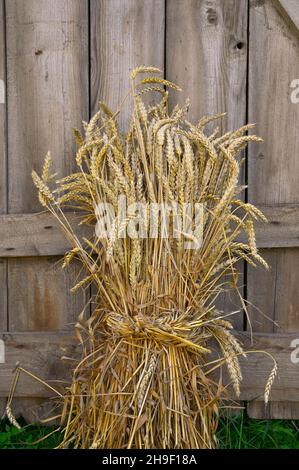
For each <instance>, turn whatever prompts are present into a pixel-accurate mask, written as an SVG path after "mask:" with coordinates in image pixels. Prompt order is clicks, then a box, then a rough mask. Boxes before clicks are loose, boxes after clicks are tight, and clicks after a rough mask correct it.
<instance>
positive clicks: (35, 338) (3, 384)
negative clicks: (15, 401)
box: [0, 331, 78, 397]
mask: <svg viewBox="0 0 299 470" xmlns="http://www.w3.org/2000/svg"><path fill="white" fill-rule="evenodd" d="M0 338H1V339H2V340H3V341H4V343H5V352H6V362H5V364H1V367H0V396H2V397H6V396H7V392H8V390H9V387H10V383H11V380H12V378H13V373H14V370H15V368H16V365H17V364H18V365H20V366H21V367H23V368H24V369H26V370H28V372H30V373H32V374H34V375H35V376H37V377H38V378H40V379H42V380H46V381H49V383H50V384H51V385H53V386H54V388H57V387H58V388H59V389H60V390H61V386H63V384H64V385H66V383H67V380H69V378H70V368H71V366H70V364H71V362H70V361H68V360H67V361H63V360H61V358H62V357H63V356H65V357H75V356H76V355H75V352H76V347H77V344H78V341H77V340H75V339H74V337H73V336H72V334H70V333H61V332H47V333H45V332H40V331H39V332H32V333H27V332H26V333H2V334H0ZM55 380H60V381H63V383H61V384H60V385H59V383H58V382H57V383H55V384H54V382H53V381H55ZM15 396H16V397H44V396H46V397H48V396H55V393H53V392H52V391H51V390H49V389H48V388H47V387H45V386H44V385H43V384H41V383H40V382H38V381H36V380H34V379H33V378H32V377H29V376H28V375H27V374H25V373H22V375H21V377H20V380H19V383H18V386H17V388H16V392H15Z"/></svg>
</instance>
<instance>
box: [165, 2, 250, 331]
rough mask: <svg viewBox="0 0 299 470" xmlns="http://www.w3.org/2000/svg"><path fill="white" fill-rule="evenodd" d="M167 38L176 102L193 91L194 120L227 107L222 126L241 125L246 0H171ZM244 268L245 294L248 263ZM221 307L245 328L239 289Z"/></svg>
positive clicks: (169, 74)
mask: <svg viewBox="0 0 299 470" xmlns="http://www.w3.org/2000/svg"><path fill="white" fill-rule="evenodd" d="M166 41H167V47H166V76H167V78H168V79H170V80H173V81H174V82H176V83H178V84H179V85H180V86H181V87H182V88H183V92H182V93H181V96H179V95H178V94H175V97H174V98H173V101H172V102H173V103H175V102H176V101H177V100H179V102H180V103H184V101H185V99H186V98H187V97H189V98H190V99H191V105H190V109H189V113H188V119H189V120H190V121H195V122H196V121H198V120H199V118H200V117H202V116H203V115H213V114H217V113H221V112H227V116H226V117H225V119H223V120H222V121H219V122H217V124H216V125H217V126H218V125H219V126H220V128H221V131H222V132H225V131H227V130H231V129H234V128H238V127H240V126H242V125H243V124H244V123H245V120H246V71H247V46H246V41H247V0H228V1H226V2H223V1H222V0H212V1H207V0H177V1H175V2H167V12H166ZM241 181H244V175H242V176H241ZM240 272H241V276H240V278H239V288H240V292H241V294H242V295H243V284H244V278H243V263H242V264H241V263H240ZM218 308H219V309H220V310H223V311H225V312H231V311H232V310H233V311H235V310H240V311H241V313H240V314H238V315H237V316H236V317H235V318H234V324H235V327H236V328H238V329H242V328H243V314H242V307H241V304H240V299H239V297H238V295H236V294H235V293H228V294H224V295H223V296H222V298H221V299H219V302H218Z"/></svg>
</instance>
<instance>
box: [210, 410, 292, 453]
mask: <svg viewBox="0 0 299 470" xmlns="http://www.w3.org/2000/svg"><path fill="white" fill-rule="evenodd" d="M217 437H218V441H219V447H220V448H223V449H299V421H289V420H280V419H275V420H261V419H250V418H248V416H246V414H245V413H241V414H240V415H238V416H233V417H232V416H230V417H223V418H222V419H221V420H220V423H219V429H218V433H217Z"/></svg>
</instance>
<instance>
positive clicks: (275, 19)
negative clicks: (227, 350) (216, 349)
mask: <svg viewBox="0 0 299 470" xmlns="http://www.w3.org/2000/svg"><path fill="white" fill-rule="evenodd" d="M280 3H281V2H280ZM284 3H285V6H286V2H284ZM250 5H251V9H250V44H249V121H251V122H256V123H257V128H256V133H257V134H259V135H261V136H262V137H263V139H264V140H265V143H264V144H263V145H262V146H261V145H259V146H258V147H257V146H256V145H253V144H252V145H250V147H249V158H248V177H249V179H248V185H249V190H248V195H249V200H250V202H253V203H255V204H258V205H273V204H275V205H290V204H294V205H295V204H298V202H299V198H298V185H299V164H298V158H297V149H298V145H299V136H298V132H297V125H296V123H297V122H298V119H299V107H298V105H296V104H294V103H292V101H291V92H292V88H291V87H290V85H291V82H292V80H293V79H294V78H298V76H299V39H298V30H297V29H296V28H295V27H294V20H295V16H293V22H292V24H291V23H290V21H289V18H288V16H287V15H286V13H284V12H283V10H282V9H281V6H280V4H279V2H273V1H269V0H265V1H263V2H257V1H256V2H251V4H250ZM297 10H298V8H297V7H296V11H297ZM296 11H293V10H292V12H293V13H294V14H295V13H296ZM261 45H262V47H261ZM265 57H267V64H268V66H267V67H263V66H261V64H263V63H264V58H265ZM288 207H291V206H288ZM289 216H291V217H289ZM293 218H294V220H293V221H292V212H290V213H289V214H287V213H285V214H284V216H283V218H282V220H279V219H277V222H281V223H280V227H281V228H280V229H279V230H278V232H277V233H275V230H274V225H270V227H272V228H273V235H274V233H275V235H274V236H275V237H276V235H277V237H278V238H280V239H281V238H283V236H282V232H281V230H283V231H284V230H285V227H288V231H289V233H290V235H291V236H290V238H295V239H296V237H297V227H298V225H297V224H298V219H297V215H296V213H295V212H294V213H293ZM293 222H294V224H293ZM285 224H286V225H285ZM289 224H290V225H289ZM276 226H277V228H278V227H279V225H278V224H276ZM282 227H284V228H282ZM266 230H268V231H269V228H268V229H266ZM285 231H286V230H285ZM268 236H269V237H271V236H270V234H269V232H268ZM286 238H288V236H287V237H286ZM276 246H280V245H276ZM284 246H291V243H290V244H285V245H284ZM296 246H298V245H297V244H296ZM264 254H265V256H266V257H267V261H268V263H269V264H270V266H271V270H270V273H267V274H266V273H265V272H264V271H262V270H258V271H252V270H251V269H249V271H248V300H249V302H250V305H251V304H253V305H254V307H255V306H256V307H257V308H254V307H252V306H250V315H251V322H252V326H253V328H254V330H255V331H259V332H263V333H264V332H274V331H278V328H277V326H276V324H279V325H280V328H279V332H283V331H284V332H293V331H298V330H299V297H298V288H297V286H298V282H299V270H298V266H299V250H298V249H295V248H293V249H290V248H289V249H275V250H270V251H268V250H267V251H266V250H265V253H264ZM259 311H262V312H263V313H264V314H265V313H266V314H267V315H268V317H269V316H270V321H269V319H267V318H266V317H265V316H262V315H260V313H259ZM271 320H272V321H271ZM274 321H275V322H277V323H276V324H274ZM284 398H285V400H289V401H292V398H291V397H290V394H289V389H286V392H285V397H284ZM272 400H275V397H274V396H273V397H272ZM261 406H262V405H259V404H257V405H252V404H249V405H248V411H249V414H251V415H254V414H255V409H257V410H258V408H259V407H261ZM274 407H275V417H281V418H283V417H284V416H285V414H284V413H285V407H282V408H281V415H280V416H279V413H278V409H279V406H278V405H277V406H276V405H273V407H272V409H273V410H274ZM259 412H260V408H259ZM289 412H291V411H290V410H289ZM295 412H296V410H295ZM269 413H270V414H269ZM265 416H268V417H269V416H271V409H270V410H269V412H267V414H265ZM273 417H274V415H273Z"/></svg>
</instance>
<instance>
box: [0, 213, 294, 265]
mask: <svg viewBox="0 0 299 470" xmlns="http://www.w3.org/2000/svg"><path fill="white" fill-rule="evenodd" d="M260 209H261V210H262V211H263V213H264V214H265V215H266V217H267V218H268V221H269V223H268V224H264V223H257V226H256V228H257V245H258V246H259V247H260V248H286V247H298V246H299V205H296V204H290V205H286V206H278V205H277V206H260ZM67 218H68V220H69V222H70V224H71V225H72V227H73V228H74V230H75V232H76V234H77V235H78V237H79V238H80V237H83V236H89V235H91V234H92V232H93V231H94V228H93V227H85V226H82V225H81V226H80V225H79V222H80V220H81V219H80V215H79V214H77V215H76V214H72V213H70V214H67ZM240 240H244V238H242V239H241V238H240ZM70 246H71V244H70V242H69V241H68V239H67V237H66V236H65V234H64V232H63V230H62V227H61V225H60V224H59V222H57V220H56V219H55V218H54V217H53V216H52V215H51V214H49V213H47V212H41V213H34V214H9V215H2V216H0V258H1V257H4V258H5V257H13V258H15V257H23V256H51V255H63V254H64V253H65V252H66V251H67V250H68V249H69V248H70Z"/></svg>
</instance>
